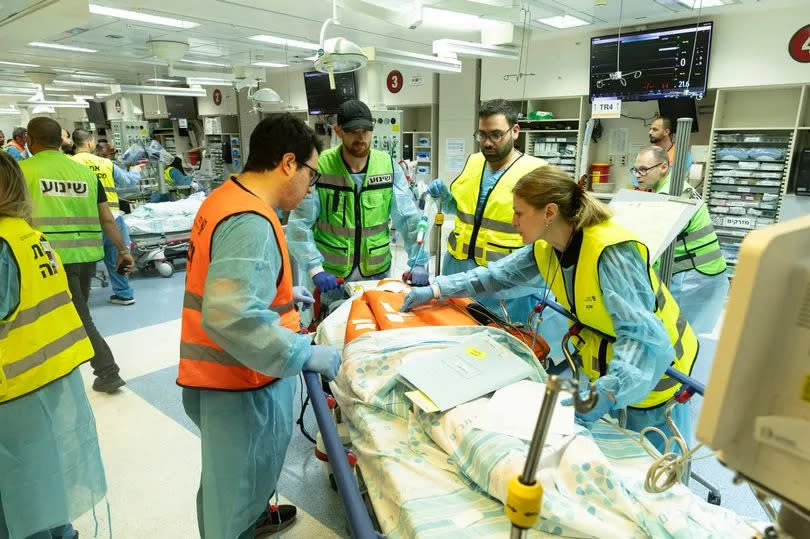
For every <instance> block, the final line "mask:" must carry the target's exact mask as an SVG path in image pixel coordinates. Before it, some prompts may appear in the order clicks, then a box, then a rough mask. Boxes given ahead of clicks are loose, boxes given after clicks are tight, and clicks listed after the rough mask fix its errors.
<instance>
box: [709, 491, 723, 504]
mask: <svg viewBox="0 0 810 539" xmlns="http://www.w3.org/2000/svg"><path fill="white" fill-rule="evenodd" d="M706 501H707V502H709V503H710V504H712V505H720V495H719V494H718V495H715V494H714V493H712V492H709V495H708V496H706Z"/></svg>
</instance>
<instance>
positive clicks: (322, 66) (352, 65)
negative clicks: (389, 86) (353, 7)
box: [315, 0, 368, 90]
mask: <svg viewBox="0 0 810 539" xmlns="http://www.w3.org/2000/svg"><path fill="white" fill-rule="evenodd" d="M333 23H334V24H339V22H338V18H337V0H332V17H331V18H329V19H326V20H325V21H324V22H323V26H321V39H320V42H319V43H320V48H319V49H318V59H317V60H315V69H316V70H317V71H320V72H321V73H328V74H329V87H330V88H331V89H332V90H334V89H335V73H351V72H352V71H357V70H358V69H361V68H363V67H365V65H366V64H367V63H368V56H366V55H365V54H363V50H362V49H361V48H360V47H359V46H358V45H357V44H356V43H353V42H351V41H349V40H348V39H344V38H342V37H335V38H331V39H327V40H325V41H324V38H325V37H326V29H327V28H328V27H329V25H330V24H333Z"/></svg>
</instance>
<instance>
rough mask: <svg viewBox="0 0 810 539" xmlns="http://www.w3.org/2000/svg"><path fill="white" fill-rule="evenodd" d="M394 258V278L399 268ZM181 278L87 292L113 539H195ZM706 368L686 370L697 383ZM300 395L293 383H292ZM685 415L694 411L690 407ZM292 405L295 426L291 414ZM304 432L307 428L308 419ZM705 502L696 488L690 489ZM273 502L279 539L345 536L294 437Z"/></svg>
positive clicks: (193, 451) (713, 469)
mask: <svg viewBox="0 0 810 539" xmlns="http://www.w3.org/2000/svg"><path fill="white" fill-rule="evenodd" d="M404 258H405V257H404V255H403V254H401V253H398V255H397V259H396V261H397V264H396V265H397V271H401V268H402V266H403V264H404V262H405V260H404ZM184 279H185V273H184V272H183V271H182V270H181V271H178V272H177V273H175V274H174V275H173V276H172V277H171V278H168V279H166V278H162V277H159V276H152V277H136V278H135V279H134V281H133V285H134V287H135V290H136V300H137V302H136V304H135V305H132V306H127V307H122V306H115V305H111V304H109V303H107V301H106V300H107V296H109V294H110V291H109V289H108V288H97V289H94V290H93V292H92V295H91V300H90V302H91V308H92V312H93V315H94V318H95V321H96V324H97V326H98V327H99V329H100V330H101V332H102V333H103V334H104V335H105V336H106V337H107V339H108V342H109V344H110V347H111V348H112V350H113V353H114V354H115V357H116V360H117V362H118V364H119V365H120V366H121V374H122V376H123V377H124V378H125V379H126V380H127V386H126V387H125V388H124V389H123V390H122V391H120V392H119V393H117V394H115V395H104V394H98V393H95V392H93V391H91V390H90V389H89V384H90V382H91V380H90V378H91V377H90V375H89V366H85V367H83V369H84V370H83V374H84V375H85V379H86V381H87V384H88V395H89V397H90V402H91V404H92V406H93V409H94V412H95V415H96V421H97V423H98V431H99V438H100V441H101V450H102V456H103V458H104V463H105V468H106V471H107V480H108V483H109V494H108V501H109V507H110V514H111V516H112V520H111V523H112V531H113V532H114V536H115V537H124V538H130V537H131V538H142V537H160V538H164V537H165V538H186V537H189V538H191V537H195V536H197V526H196V516H195V502H194V500H195V495H196V490H197V484H198V480H199V472H200V448H199V443H198V432H197V430H196V428H195V426H194V425H193V424H192V423H191V421H189V420H188V418H187V417H186V415H185V413H184V411H183V409H182V404H181V401H180V389H179V387H178V386H177V385H176V384H175V377H176V368H177V357H178V346H179V345H178V343H179V334H180V322H179V316H180V305H181V303H182V293H183V284H184ZM715 339H716V335H713V336H705V338H702V339H701V340H702V346H703V350H704V352H705V354H706V355H705V356H704V357H711V355H712V352H711V351H712V350H713V347H714V345H715ZM709 367H710V365H709V362H707V361H703V362H700V363H699V364H698V365H697V367H696V369H695V372H694V374H695V376H696V377H697V378H698V379H701V380H704V381H705V380H706V378H707V377H708V372H709ZM299 388H300V384H299ZM696 400H697V401H698V402H696V403H695V405H694V415H695V418H697V414H698V413H699V409H700V402H699V399H696ZM299 402H300V401H299V399H298V397H296V411H295V414H296V417H297V416H298V412H299V410H300V404H299ZM306 425H307V429H308V431H309V432H310V433H314V432H315V431H316V430H317V429H316V425H315V421H314V418H313V417H312V414H311V410H310V411H308V413H307V417H306ZM694 467H695V469H696V470H698V471H699V472H700V473H702V474H703V475H704V476H705V477H706V478H707V479H709V480H710V481H712V482H713V483H715V484H716V485H717V486H718V487H720V489H721V491H722V495H723V505H724V506H726V507H728V508H731V509H733V510H735V511H737V512H739V513H741V514H744V515H746V516H749V517H754V518H759V519H761V518H764V513H763V512H762V510H761V509H760V508H759V506H758V505H757V503H756V501H755V500H754V498H753V496H752V495H751V493H750V491H749V490H748V489H747V487H739V486H733V485H731V473H730V472H728V470H726V469H725V468H723V467H722V466H721V465H720V464H719V463H718V462H717V461H716V460H715V459H714V458H708V459H704V460H700V461H697V462H696V463H695V465H694ZM694 488H695V491H696V492H698V493H700V494H701V495H705V489H703V488H702V487H699V486H696V487H694ZM279 491H280V495H281V496H282V499H283V500H284V499H286V500H289V501H290V502H292V503H294V504H296V505H297V506H298V507H299V511H300V513H299V514H300V517H299V518H300V521H299V522H298V523H297V524H296V525H295V526H293V527H292V528H290V529H289V531H287V532H286V533H284V534H282V535H283V536H287V537H319V538H320V537H345V536H348V534H347V531H346V526H345V516H344V512H343V507H342V504H341V502H340V499H339V497H338V495H337V494H336V493H335V492H333V491H332V490H331V489H330V487H329V483H328V481H327V477H326V474H325V473H324V468H323V465H322V463H321V462H320V461H318V460H316V459H315V458H314V456H313V452H312V444H311V443H310V442H309V441H307V440H306V439H305V438H304V437H303V436H302V435H301V434H300V432H299V431H298V430H297V428H296V430H295V431H294V434H293V439H292V442H291V444H290V447H289V449H288V451H287V457H286V463H285V467H284V470H283V472H282V476H281V479H280V481H279ZM99 508H100V509H97V511H96V515H95V517H96V518H97V519H98V525H99V536H101V537H104V536H107V531H108V530H109V528H110V522H109V521H108V518H107V514H106V507H104V506H103V504H102V505H100V506H99ZM75 524H76V527H77V529H79V530H80V531H81V534H82V536H83V537H92V536H93V533H94V529H95V522H94V516H93V515H85V516H83V517H82V518H81V519H80V520H79V521H77V522H76V523H75Z"/></svg>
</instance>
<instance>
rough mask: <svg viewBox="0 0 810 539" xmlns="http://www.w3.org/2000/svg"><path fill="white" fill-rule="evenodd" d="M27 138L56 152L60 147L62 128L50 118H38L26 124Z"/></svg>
mask: <svg viewBox="0 0 810 539" xmlns="http://www.w3.org/2000/svg"><path fill="white" fill-rule="evenodd" d="M28 136H29V137H30V138H31V140H33V141H35V142H36V143H37V144H41V145H42V146H44V147H46V148H49V149H54V150H58V149H59V148H60V147H61V146H62V127H61V126H60V125H59V124H58V123H57V122H56V120H53V119H51V118H45V117H39V118H34V119H33V120H31V121H30V122H28Z"/></svg>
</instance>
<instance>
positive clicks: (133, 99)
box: [105, 94, 143, 121]
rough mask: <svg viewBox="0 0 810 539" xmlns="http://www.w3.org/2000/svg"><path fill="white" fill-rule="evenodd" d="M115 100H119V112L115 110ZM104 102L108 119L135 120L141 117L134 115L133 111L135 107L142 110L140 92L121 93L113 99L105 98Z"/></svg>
mask: <svg viewBox="0 0 810 539" xmlns="http://www.w3.org/2000/svg"><path fill="white" fill-rule="evenodd" d="M116 101H119V102H120V103H121V112H118V111H116V110H115V102H116ZM105 104H106V107H107V119H108V120H126V121H137V120H140V119H141V118H142V116H140V115H136V114H135V111H134V108H135V107H138V108H139V109H141V110H143V103H142V102H141V96H140V94H138V95H122V96H119V97H116V98H114V99H107V100H106V101H105Z"/></svg>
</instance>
